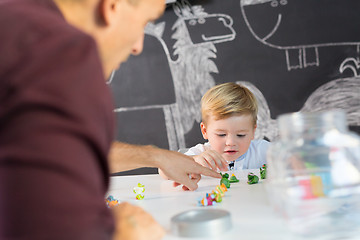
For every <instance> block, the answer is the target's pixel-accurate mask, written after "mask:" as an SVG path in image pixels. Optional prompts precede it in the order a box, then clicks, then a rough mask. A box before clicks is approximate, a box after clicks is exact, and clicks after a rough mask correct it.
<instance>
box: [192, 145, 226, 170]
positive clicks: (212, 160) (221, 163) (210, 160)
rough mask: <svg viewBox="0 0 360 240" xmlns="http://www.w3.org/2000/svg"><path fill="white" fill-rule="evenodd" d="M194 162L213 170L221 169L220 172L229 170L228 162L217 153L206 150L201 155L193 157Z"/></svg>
mask: <svg viewBox="0 0 360 240" xmlns="http://www.w3.org/2000/svg"><path fill="white" fill-rule="evenodd" d="M192 157H193V158H194V160H195V161H196V162H197V163H199V164H201V165H202V166H204V167H209V168H211V169H213V170H215V171H216V170H217V169H219V170H220V171H227V170H228V165H229V164H228V162H227V161H226V160H225V159H224V158H223V157H222V156H221V155H220V154H219V153H218V152H216V151H214V150H211V149H209V150H206V151H205V152H202V153H201V154H199V155H195V156H192Z"/></svg>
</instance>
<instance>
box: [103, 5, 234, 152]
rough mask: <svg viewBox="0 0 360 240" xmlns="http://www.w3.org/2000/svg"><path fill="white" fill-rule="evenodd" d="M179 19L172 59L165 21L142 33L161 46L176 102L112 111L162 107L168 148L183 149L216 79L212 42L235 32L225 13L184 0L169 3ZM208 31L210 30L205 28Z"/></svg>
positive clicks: (218, 41) (120, 109) (173, 36)
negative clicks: (167, 43) (186, 135)
mask: <svg viewBox="0 0 360 240" xmlns="http://www.w3.org/2000/svg"><path fill="white" fill-rule="evenodd" d="M172 7H173V10H174V12H175V14H176V15H177V17H178V19H177V20H176V22H175V23H174V25H173V26H172V30H173V31H174V33H173V35H172V38H173V39H175V43H174V45H173V48H174V53H173V54H174V55H175V56H176V59H175V60H173V59H172V58H171V56H170V53H169V50H168V47H167V45H166V43H165V41H164V40H163V38H162V35H163V31H164V28H165V22H161V23H158V24H156V25H155V24H152V23H149V24H148V25H147V26H146V28H145V34H148V35H151V36H154V37H156V38H157V39H158V40H159V41H160V43H161V45H162V46H163V48H164V52H165V54H166V56H167V59H168V62H169V67H170V71H171V75H172V80H173V84H174V90H175V91H174V92H175V103H172V104H166V105H154V106H151V105H150V106H139V107H121V108H117V109H115V110H114V111H115V112H124V111H132V110H141V109H152V108H161V109H162V110H163V112H164V116H165V123H166V130H167V137H168V143H169V149H170V150H177V149H179V148H185V147H186V146H185V138H184V135H185V134H186V133H187V132H189V131H190V130H191V129H192V127H193V126H194V122H195V121H197V122H200V121H201V113H200V100H201V96H202V95H203V94H204V93H205V92H206V91H207V90H208V89H209V88H211V87H212V86H214V85H215V80H214V79H213V77H212V76H211V73H218V69H217V67H216V65H215V63H214V62H213V61H212V60H211V59H212V58H216V47H215V44H219V43H222V42H226V41H232V40H233V39H234V38H235V36H236V33H235V31H234V29H233V27H232V25H233V19H232V18H231V17H230V16H229V15H225V14H219V13H216V14H209V13H206V12H205V11H204V9H203V8H202V6H200V5H194V6H192V5H191V4H190V3H189V2H188V1H187V0H181V1H177V2H176V3H174V4H173V5H172ZM206 24H211V25H216V26H217V27H216V28H213V29H218V30H219V29H222V30H221V32H216V31H217V30H213V31H210V32H206V29H208V28H204V27H203V26H204V25H206ZM207 31H209V30H207ZM111 80H112V77H111V78H110V80H109V83H110V82H111Z"/></svg>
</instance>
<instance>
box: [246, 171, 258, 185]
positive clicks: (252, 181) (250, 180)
mask: <svg viewBox="0 0 360 240" xmlns="http://www.w3.org/2000/svg"><path fill="white" fill-rule="evenodd" d="M258 182H259V177H258V176H256V175H255V174H253V173H251V172H250V173H248V181H247V183H248V184H255V183H258Z"/></svg>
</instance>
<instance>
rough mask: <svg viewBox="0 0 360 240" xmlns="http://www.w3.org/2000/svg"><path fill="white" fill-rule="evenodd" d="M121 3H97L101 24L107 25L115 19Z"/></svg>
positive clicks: (117, 0)
mask: <svg viewBox="0 0 360 240" xmlns="http://www.w3.org/2000/svg"><path fill="white" fill-rule="evenodd" d="M122 1H123V0H101V1H100V2H99V11H100V17H101V22H103V23H104V24H105V25H109V24H110V23H111V22H112V21H113V19H114V18H115V16H116V13H117V11H118V10H119V7H120V4H121V2H122Z"/></svg>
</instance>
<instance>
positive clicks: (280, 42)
mask: <svg viewBox="0 0 360 240" xmlns="http://www.w3.org/2000/svg"><path fill="white" fill-rule="evenodd" d="M329 4H331V5H332V6H331V7H328V5H329ZM309 6H311V9H312V11H309ZM240 8H241V13H242V16H243V18H244V20H245V23H246V25H247V27H248V29H249V30H250V32H251V34H252V35H253V36H254V37H255V39H257V40H258V41H259V42H261V43H263V44H264V45H267V46H269V47H272V48H276V49H279V50H284V51H285V56H286V63H287V70H288V71H291V70H292V69H302V68H306V67H309V66H319V65H320V57H319V48H320V47H334V46H354V52H356V53H355V54H354V55H356V56H355V57H356V58H358V57H359V51H360V48H359V46H360V37H354V35H355V34H354V33H356V32H358V31H359V28H358V24H357V22H356V21H355V20H354V21H352V19H355V16H354V15H351V14H356V15H357V12H356V11H351V10H352V9H359V8H360V1H358V0H347V1H346V4H344V1H343V0H333V1H328V0H316V1H314V0H240ZM324 9H326V11H324ZM345 12H346V13H349V14H343V13H345ZM304 24H306V26H311V31H307V30H308V29H306V27H305V26H302V25H304ZM355 36H356V35H355ZM354 38H355V39H354ZM357 60H358V59H357Z"/></svg>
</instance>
